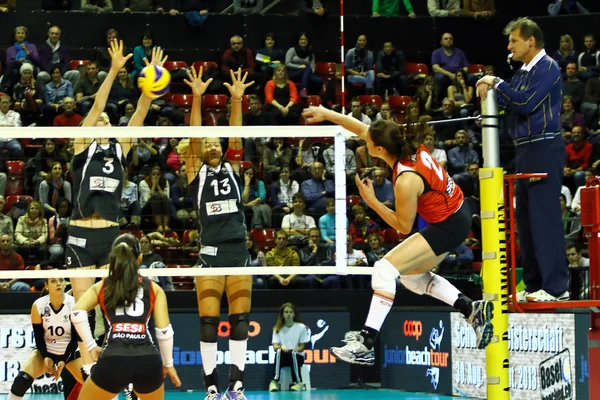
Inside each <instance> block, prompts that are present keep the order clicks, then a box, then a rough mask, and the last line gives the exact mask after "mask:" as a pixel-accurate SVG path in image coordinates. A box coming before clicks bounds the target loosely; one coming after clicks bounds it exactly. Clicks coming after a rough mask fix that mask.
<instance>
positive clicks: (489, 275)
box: [479, 89, 511, 400]
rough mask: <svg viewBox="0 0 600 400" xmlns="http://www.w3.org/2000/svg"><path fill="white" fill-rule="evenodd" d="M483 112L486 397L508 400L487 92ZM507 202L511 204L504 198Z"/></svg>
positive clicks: (494, 116) (498, 197) (493, 113)
mask: <svg viewBox="0 0 600 400" xmlns="http://www.w3.org/2000/svg"><path fill="white" fill-rule="evenodd" d="M482 109H483V134H482V145H483V165H484V168H482V169H480V170H479V180H480V201H481V233H482V258H483V274H482V275H483V298H484V299H485V300H489V301H492V302H493V304H494V316H493V318H492V323H493V324H494V337H493V338H492V342H491V343H490V344H489V345H488V347H487V348H486V375H487V396H486V397H487V398H488V399H490V400H508V399H510V388H509V379H508V377H509V373H508V372H509V357H508V275H507V272H508V270H507V263H506V218H505V215H504V171H503V170H502V168H501V167H500V147H499V140H498V122H499V121H498V105H497V97H496V91H495V90H494V89H490V90H489V91H488V95H487V98H486V100H485V101H484V102H483V103H482ZM507 201H511V200H510V199H507Z"/></svg>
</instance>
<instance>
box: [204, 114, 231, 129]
mask: <svg viewBox="0 0 600 400" xmlns="http://www.w3.org/2000/svg"><path fill="white" fill-rule="evenodd" d="M226 115H227V113H226V112H218V113H217V112H213V111H205V112H204V113H203V114H202V125H204V126H217V125H218V124H219V119H220V118H222V117H225V116H226Z"/></svg>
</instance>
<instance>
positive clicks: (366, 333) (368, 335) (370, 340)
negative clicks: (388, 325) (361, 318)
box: [360, 326, 379, 350]
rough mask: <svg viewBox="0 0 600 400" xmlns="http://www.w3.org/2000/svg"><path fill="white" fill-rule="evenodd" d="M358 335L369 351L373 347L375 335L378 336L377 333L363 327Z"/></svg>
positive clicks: (374, 330)
mask: <svg viewBox="0 0 600 400" xmlns="http://www.w3.org/2000/svg"><path fill="white" fill-rule="evenodd" d="M360 334H361V335H362V337H363V339H364V340H365V341H364V343H363V344H364V345H365V346H366V347H367V349H369V350H371V349H372V348H373V346H375V340H376V339H377V335H379V331H378V330H376V329H373V328H369V327H368V326H365V327H364V328H363V329H362V331H360Z"/></svg>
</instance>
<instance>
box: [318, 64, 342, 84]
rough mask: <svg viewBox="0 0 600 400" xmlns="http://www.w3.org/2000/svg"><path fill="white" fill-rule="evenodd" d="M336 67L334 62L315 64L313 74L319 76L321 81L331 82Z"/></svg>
mask: <svg viewBox="0 0 600 400" xmlns="http://www.w3.org/2000/svg"><path fill="white" fill-rule="evenodd" d="M336 68H337V65H336V63H334V62H318V63H315V72H316V73H317V75H319V76H320V77H321V78H323V80H328V81H330V80H332V79H335V72H336Z"/></svg>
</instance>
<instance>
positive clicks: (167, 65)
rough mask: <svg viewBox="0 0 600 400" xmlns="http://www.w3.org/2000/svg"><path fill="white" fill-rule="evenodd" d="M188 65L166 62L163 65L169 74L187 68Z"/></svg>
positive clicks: (182, 62) (180, 62)
mask: <svg viewBox="0 0 600 400" xmlns="http://www.w3.org/2000/svg"><path fill="white" fill-rule="evenodd" d="M187 66H188V65H187V63H186V62H185V61H166V62H165V63H164V65H163V67H165V69H166V70H167V71H169V72H171V71H173V70H176V69H179V68H187Z"/></svg>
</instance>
